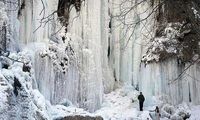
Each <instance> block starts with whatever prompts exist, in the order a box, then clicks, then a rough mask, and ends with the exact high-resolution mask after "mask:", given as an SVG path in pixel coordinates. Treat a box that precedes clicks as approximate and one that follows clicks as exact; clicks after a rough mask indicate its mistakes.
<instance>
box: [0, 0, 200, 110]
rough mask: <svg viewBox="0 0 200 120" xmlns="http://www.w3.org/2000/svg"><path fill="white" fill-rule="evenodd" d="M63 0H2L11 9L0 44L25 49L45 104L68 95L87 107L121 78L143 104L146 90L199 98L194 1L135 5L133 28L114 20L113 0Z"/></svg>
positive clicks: (177, 99) (171, 97) (168, 97)
mask: <svg viewBox="0 0 200 120" xmlns="http://www.w3.org/2000/svg"><path fill="white" fill-rule="evenodd" d="M62 2H63V0H59V1H57V0H43V1H39V0H22V1H20V0H15V1H13V0H10V1H7V2H5V1H4V4H5V6H6V7H5V9H16V10H12V11H7V17H8V20H7V22H5V21H3V23H5V24H7V26H4V25H3V26H2V24H1V21H0V26H1V27H0V28H2V29H3V32H1V34H0V36H2V37H1V38H0V40H1V42H0V43H1V46H0V48H1V49H3V50H7V51H12V52H19V51H23V50H24V49H25V50H27V49H28V51H30V52H31V56H32V59H31V61H32V62H33V69H34V80H35V81H33V85H34V88H36V89H38V90H39V91H40V92H41V93H42V94H43V95H44V96H45V98H46V99H47V100H50V101H51V103H53V104H58V103H61V102H66V101H72V103H73V104H75V105H77V106H79V107H82V108H84V109H86V110H89V111H91V112H94V111H95V110H97V109H98V108H100V106H101V104H102V101H103V94H104V93H108V92H111V91H113V90H114V89H115V88H116V87H120V86H121V85H128V86H129V85H131V86H134V87H136V88H137V89H139V90H140V91H143V93H144V95H145V96H146V97H147V102H146V104H148V105H150V104H151V103H152V101H153V100H152V96H156V97H159V98H160V99H162V100H163V101H166V102H168V103H172V104H179V103H181V102H192V103H194V104H199V103H200V101H199V100H200V96H199V95H198V92H200V88H199V87H198V86H199V80H198V78H199V77H200V76H199V75H200V74H199V72H200V68H199V63H198V62H199V61H198V58H199V39H198V38H199V34H198V32H199V19H200V14H199V7H198V4H199V2H198V1H197V0H192V1H190V0H176V1H174V0H167V1H159V0H152V1H148V2H143V3H141V4H138V6H137V7H136V8H137V9H134V11H131V12H130V14H128V18H131V20H130V21H129V19H126V18H125V19H126V20H125V22H128V23H129V22H131V21H132V20H133V21H135V22H136V23H138V24H137V25H136V26H134V27H128V26H124V25H123V24H121V23H123V22H122V21H121V20H124V19H121V18H119V19H118V17H117V16H118V14H119V13H120V12H121V11H120V10H121V9H120V6H118V5H119V4H117V3H121V1H120V0H112V1H111V0H109V1H108V0H84V1H80V0H72V1H71V3H69V1H65V2H64V3H63V4H61V3H62ZM15 3H17V4H15ZM135 4H137V2H131V3H130V4H129V3H126V4H125V7H130V6H134V5H135ZM16 6H17V7H16ZM63 8H65V9H63ZM155 8H156V10H155ZM0 10H1V8H0ZM149 15H150V16H149ZM0 20H1V19H0ZM138 21H140V22H138ZM129 36H131V37H129ZM5 44H6V45H5Z"/></svg>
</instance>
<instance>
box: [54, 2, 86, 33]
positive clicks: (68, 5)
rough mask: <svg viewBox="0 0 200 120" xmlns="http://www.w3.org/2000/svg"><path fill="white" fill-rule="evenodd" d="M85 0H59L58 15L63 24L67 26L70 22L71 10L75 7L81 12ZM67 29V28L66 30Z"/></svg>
mask: <svg viewBox="0 0 200 120" xmlns="http://www.w3.org/2000/svg"><path fill="white" fill-rule="evenodd" d="M82 1H83V0H59V1H58V9H57V15H58V17H59V20H60V22H61V24H62V25H63V26H65V27H67V26H68V24H69V16H70V11H71V10H72V8H73V7H75V9H76V12H80V10H81V3H82ZM66 31H67V30H66Z"/></svg>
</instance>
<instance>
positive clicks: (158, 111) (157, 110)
mask: <svg viewBox="0 0 200 120" xmlns="http://www.w3.org/2000/svg"><path fill="white" fill-rule="evenodd" d="M160 116H161V115H160V110H159V108H158V106H156V109H155V117H156V120H160Z"/></svg>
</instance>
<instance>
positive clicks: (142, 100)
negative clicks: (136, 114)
mask: <svg viewBox="0 0 200 120" xmlns="http://www.w3.org/2000/svg"><path fill="white" fill-rule="evenodd" d="M138 100H139V107H140V111H143V104H144V101H145V97H144V95H143V94H142V92H140V95H139V96H138Z"/></svg>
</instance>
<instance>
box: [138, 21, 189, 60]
mask: <svg viewBox="0 0 200 120" xmlns="http://www.w3.org/2000/svg"><path fill="white" fill-rule="evenodd" d="M183 27H185V26H184V24H182V23H168V25H167V26H166V28H165V29H164V33H160V34H161V35H162V36H159V37H157V36H156V37H155V38H153V39H152V40H150V42H149V44H148V46H147V52H146V54H145V55H143V58H142V61H143V62H145V63H148V62H152V61H156V62H158V61H160V60H164V59H166V58H167V57H168V56H172V55H179V56H180V54H181V50H182V49H183V48H182V46H181V45H180V41H179V38H182V37H184V35H185V34H187V33H189V32H190V29H186V30H184V31H183V30H182V28H183Z"/></svg>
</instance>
